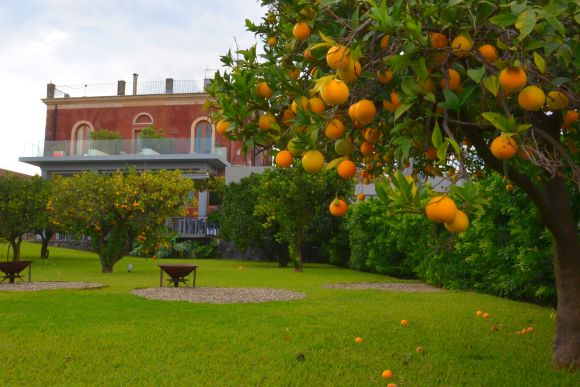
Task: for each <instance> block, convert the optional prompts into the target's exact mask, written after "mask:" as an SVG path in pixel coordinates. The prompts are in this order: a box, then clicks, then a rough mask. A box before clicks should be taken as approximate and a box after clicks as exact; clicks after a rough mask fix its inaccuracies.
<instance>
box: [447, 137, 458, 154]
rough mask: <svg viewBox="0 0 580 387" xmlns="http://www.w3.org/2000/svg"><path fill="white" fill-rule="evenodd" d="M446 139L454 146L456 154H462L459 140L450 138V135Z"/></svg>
mask: <svg viewBox="0 0 580 387" xmlns="http://www.w3.org/2000/svg"><path fill="white" fill-rule="evenodd" d="M445 140H446V141H447V142H448V143H449V145H451V146H452V147H453V150H454V151H455V154H457V155H460V154H461V148H459V144H458V143H457V141H455V140H454V139H452V138H449V137H445Z"/></svg>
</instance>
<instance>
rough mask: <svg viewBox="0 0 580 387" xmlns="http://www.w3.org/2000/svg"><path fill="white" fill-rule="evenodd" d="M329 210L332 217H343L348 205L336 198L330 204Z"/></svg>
mask: <svg viewBox="0 0 580 387" xmlns="http://www.w3.org/2000/svg"><path fill="white" fill-rule="evenodd" d="M328 209H329V211H330V214H331V215H332V216H343V215H344V214H346V211H347V210H348V204H346V202H345V201H344V200H342V199H339V198H336V199H334V200H333V201H332V202H330V206H329V208H328Z"/></svg>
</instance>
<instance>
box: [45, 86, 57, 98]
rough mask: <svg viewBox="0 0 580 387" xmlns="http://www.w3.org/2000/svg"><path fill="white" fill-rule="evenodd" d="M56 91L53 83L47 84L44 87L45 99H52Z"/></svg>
mask: <svg viewBox="0 0 580 387" xmlns="http://www.w3.org/2000/svg"><path fill="white" fill-rule="evenodd" d="M55 89H56V86H55V85H54V83H52V82H51V83H49V84H47V85H46V98H54V90H55Z"/></svg>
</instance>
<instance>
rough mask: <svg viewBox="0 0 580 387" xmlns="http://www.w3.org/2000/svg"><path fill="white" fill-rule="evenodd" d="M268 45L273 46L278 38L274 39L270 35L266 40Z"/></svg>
mask: <svg viewBox="0 0 580 387" xmlns="http://www.w3.org/2000/svg"><path fill="white" fill-rule="evenodd" d="M267 43H268V46H270V47H274V46H275V45H276V43H278V39H276V38H275V37H274V36H270V37H269V38H268V40H267Z"/></svg>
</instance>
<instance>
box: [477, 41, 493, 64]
mask: <svg viewBox="0 0 580 387" xmlns="http://www.w3.org/2000/svg"><path fill="white" fill-rule="evenodd" d="M479 53H480V54H481V56H482V57H483V59H485V61H486V62H489V63H493V62H495V61H496V60H497V49H496V48H495V47H494V46H492V45H491V44H484V45H483V46H481V47H479Z"/></svg>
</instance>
